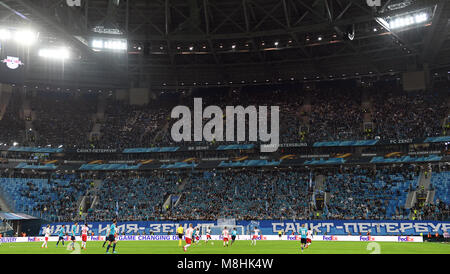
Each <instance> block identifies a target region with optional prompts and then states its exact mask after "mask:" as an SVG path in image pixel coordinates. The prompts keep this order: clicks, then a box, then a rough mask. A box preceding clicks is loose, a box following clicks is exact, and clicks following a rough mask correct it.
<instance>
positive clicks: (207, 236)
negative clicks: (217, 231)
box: [205, 226, 211, 243]
mask: <svg viewBox="0 0 450 274" xmlns="http://www.w3.org/2000/svg"><path fill="white" fill-rule="evenodd" d="M208 240H211V228H210V227H209V226H208V228H207V229H206V239H205V243H207V242H208Z"/></svg>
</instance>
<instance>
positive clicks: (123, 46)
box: [91, 38, 128, 50]
mask: <svg viewBox="0 0 450 274" xmlns="http://www.w3.org/2000/svg"><path fill="white" fill-rule="evenodd" d="M91 45H92V48H93V49H94V50H102V49H106V50H127V48H128V43H127V40H125V39H101V38H97V39H94V40H92V43H91Z"/></svg>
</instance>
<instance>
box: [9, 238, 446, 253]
mask: <svg viewBox="0 0 450 274" xmlns="http://www.w3.org/2000/svg"><path fill="white" fill-rule="evenodd" d="M212 242H213V243H214V244H212ZM67 244H68V243H67V242H66V243H65V246H62V245H61V243H60V245H59V246H58V247H56V243H55V242H49V243H48V248H41V245H42V243H39V242H36V243H2V244H1V245H0V254H70V253H72V252H74V251H72V250H67ZM79 244H80V243H79V242H77V247H79V246H80V245H79ZM102 244H103V242H88V243H87V250H80V249H79V248H76V250H75V252H74V253H78V254H104V253H105V251H106V248H102ZM183 244H184V242H183ZM369 244H370V245H373V242H371V243H368V242H313V243H312V245H311V246H310V247H309V248H308V249H305V250H304V252H303V254H370V253H372V252H374V251H375V249H373V248H370V246H368V245H369ZM377 244H379V251H380V252H379V253H380V254H450V244H449V243H426V242H425V243H388V242H377ZM116 251H117V252H118V254H299V253H301V252H300V242H298V241H258V242H257V244H256V246H251V245H250V241H236V242H235V244H234V245H233V246H230V247H223V244H222V241H210V242H208V244H205V243H204V242H203V241H202V242H201V243H199V244H198V245H192V246H191V247H190V248H189V249H188V252H184V251H183V249H182V248H181V247H179V246H178V241H142V242H133V241H128V242H127V241H119V242H118V243H117V248H116ZM110 252H111V253H112V247H111V249H110ZM111 256H112V255H111Z"/></svg>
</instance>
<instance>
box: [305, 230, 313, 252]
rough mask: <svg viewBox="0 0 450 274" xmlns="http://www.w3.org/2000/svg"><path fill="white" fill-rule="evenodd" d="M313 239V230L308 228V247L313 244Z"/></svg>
mask: <svg viewBox="0 0 450 274" xmlns="http://www.w3.org/2000/svg"><path fill="white" fill-rule="evenodd" d="M311 241H312V230H308V232H306V248H308V247H309V245H311Z"/></svg>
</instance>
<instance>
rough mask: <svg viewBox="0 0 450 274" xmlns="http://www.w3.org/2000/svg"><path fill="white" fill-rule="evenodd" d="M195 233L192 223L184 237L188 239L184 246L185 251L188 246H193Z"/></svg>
mask: <svg viewBox="0 0 450 274" xmlns="http://www.w3.org/2000/svg"><path fill="white" fill-rule="evenodd" d="M193 233H194V229H193V228H192V224H189V227H188V229H186V233H185V234H184V239H185V241H186V245H185V246H184V247H183V250H184V251H185V252H186V251H187V248H188V247H190V246H191V242H192V234H193Z"/></svg>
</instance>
